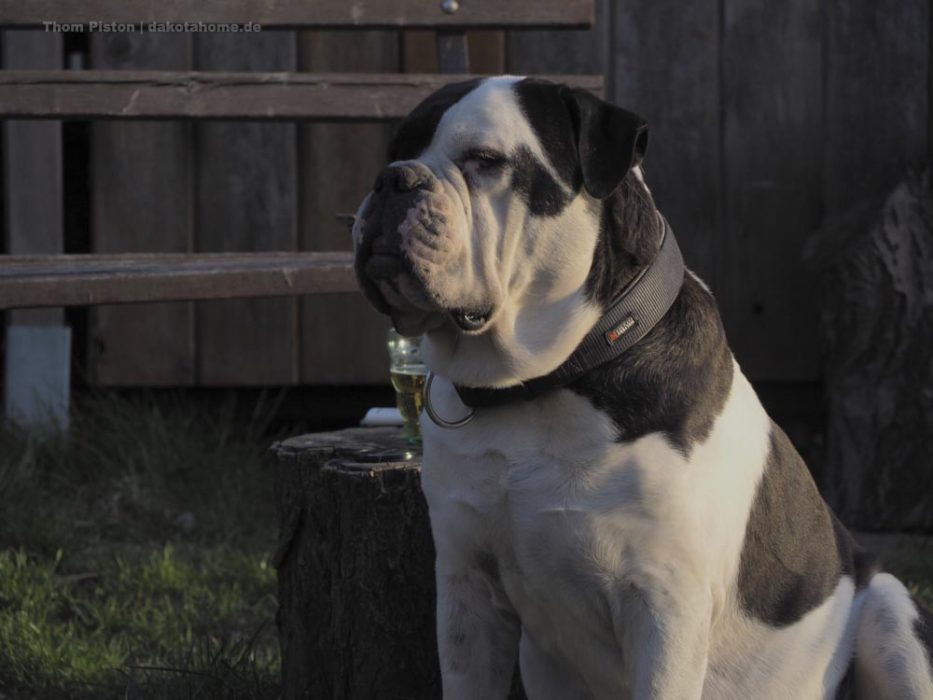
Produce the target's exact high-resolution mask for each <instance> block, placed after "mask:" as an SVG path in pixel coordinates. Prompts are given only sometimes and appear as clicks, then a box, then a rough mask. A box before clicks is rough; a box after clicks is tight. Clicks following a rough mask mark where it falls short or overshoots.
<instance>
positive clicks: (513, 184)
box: [353, 77, 644, 385]
mask: <svg viewBox="0 0 933 700" xmlns="http://www.w3.org/2000/svg"><path fill="white" fill-rule="evenodd" d="M607 110H608V112H607ZM613 126H614V127H615V128H616V129H618V131H619V133H617V134H614V135H613V134H611V133H610V134H609V135H608V136H609V142H608V145H607V144H603V145H604V146H605V147H606V149H607V150H613V151H618V150H619V147H618V145H619V143H621V142H623V141H625V143H623V144H622V151H623V152H622V153H618V152H613V153H611V154H607V156H608V155H611V156H612V159H614V160H615V163H614V164H613V165H607V164H606V163H602V162H600V163H597V162H596V161H597V160H598V159H596V158H594V157H593V155H594V151H595V150H596V149H597V148H598V147H599V145H600V143H602V141H605V139H604V138H603V136H604V134H602V133H601V132H605V131H607V129H610V130H611V128H612V127H613ZM643 130H644V124H643V122H641V120H639V119H638V118H637V117H635V116H634V115H631V114H630V113H628V112H624V111H623V110H618V109H616V108H613V107H610V106H609V105H606V104H605V103H603V102H601V101H599V100H597V99H596V98H594V97H592V96H590V95H588V94H585V93H581V92H579V91H572V90H569V89H568V88H566V87H563V86H558V85H555V84H551V83H547V82H544V81H532V80H523V79H520V78H513V77H501V78H491V79H486V80H484V81H471V82H467V83H459V84H454V85H450V86H447V87H445V88H443V89H441V90H440V91H438V92H437V93H435V94H434V95H432V96H431V97H430V98H428V99H427V100H426V101H425V102H424V103H422V104H421V105H420V106H419V107H418V108H416V109H415V110H414V111H413V112H412V114H411V115H410V116H409V117H408V118H407V119H406V120H405V121H404V122H403V123H402V125H401V127H400V129H399V132H398V134H397V135H396V137H395V140H394V142H393V145H392V148H391V152H390V159H391V161H392V162H391V163H390V164H389V166H388V167H387V168H386V169H385V170H383V172H382V173H380V174H379V176H378V177H377V179H376V182H375V184H374V187H373V191H372V192H371V193H370V194H369V195H368V196H367V197H366V199H365V200H364V201H363V203H362V205H361V206H360V209H359V212H358V214H357V219H356V223H355V225H354V229H353V238H354V243H355V247H356V270H357V275H358V278H359V281H360V285H361V287H362V288H363V290H364V293H365V294H366V296H367V298H368V299H369V300H370V301H371V302H372V303H373V304H374V305H375V306H376V307H377V308H378V309H379V310H380V311H382V312H384V313H387V314H389V315H390V316H391V317H392V320H393V323H394V324H395V326H396V328H397V329H398V330H399V332H401V333H402V334H405V335H416V334H419V333H427V334H428V338H429V340H430V343H429V347H428V348H427V355H428V361H429V364H431V365H432V368H433V369H434V370H435V371H438V372H441V373H445V374H447V375H448V376H450V377H451V378H452V379H454V380H455V381H461V382H466V383H480V384H486V385H503V384H508V383H510V382H513V381H516V380H518V381H521V380H522V379H526V378H528V377H530V376H535V375H536V374H540V373H542V368H544V367H545V366H547V365H553V367H556V366H557V365H558V364H559V363H560V362H561V361H563V359H565V358H566V356H567V355H569V353H570V351H572V349H573V348H572V347H571V348H570V350H569V351H568V350H566V348H565V347H564V346H565V345H567V344H568V343H570V342H574V344H575V342H579V337H577V338H576V341H573V340H572V338H570V336H576V335H580V334H579V333H576V331H575V329H576V327H577V326H580V327H583V326H586V327H587V328H588V327H591V326H592V325H593V323H595V321H596V319H597V318H598V317H599V315H600V313H601V309H600V308H599V306H598V304H595V303H593V301H592V300H591V299H588V298H587V295H586V294H585V284H586V280H587V275H588V274H589V272H590V269H591V267H592V265H593V254H594V250H595V247H596V243H597V238H598V236H599V231H600V217H601V206H600V200H601V199H602V198H604V197H606V196H608V195H609V194H610V193H611V191H612V189H614V187H615V185H617V184H618V182H619V181H620V180H621V178H622V177H623V176H624V175H625V172H626V171H627V170H628V169H629V167H630V166H631V164H632V160H633V158H635V157H636V151H638V150H639V148H642V149H643V143H641V144H640V143H639V140H641V141H642V142H643V138H642V137H641V136H640V134H641V133H642V132H643ZM581 153H582V154H583V155H582V157H581ZM587 324H588V326H587ZM568 325H570V326H573V328H571V329H569V330H570V333H569V336H568V334H567V333H566V332H565V331H567V330H568V329H567V328H566V326H568ZM584 333H585V331H584ZM565 336H567V337H568V339H567V340H566V341H563V340H562V338H564V337H565ZM580 337H582V336H580ZM553 367H550V368H549V369H546V370H545V371H550V369H553Z"/></svg>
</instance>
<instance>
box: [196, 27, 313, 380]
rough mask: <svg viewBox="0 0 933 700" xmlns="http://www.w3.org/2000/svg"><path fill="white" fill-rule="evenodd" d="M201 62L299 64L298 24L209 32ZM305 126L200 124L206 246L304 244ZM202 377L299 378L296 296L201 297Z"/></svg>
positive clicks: (263, 66)
mask: <svg viewBox="0 0 933 700" xmlns="http://www.w3.org/2000/svg"><path fill="white" fill-rule="evenodd" d="M195 56H196V60H197V66H198V68H201V69H206V70H212V69H219V70H231V69H232V70H238V71H240V70H241V71H260V70H265V71H268V70H292V71H293V70H295V69H296V68H297V56H296V39H295V35H294V33H293V32H279V33H276V34H273V33H271V32H265V33H262V34H251V35H248V36H231V35H226V34H199V35H198V36H197V37H196V51H195ZM295 129H296V127H295V125H294V124H288V123H278V124H270V123H266V124H261V123H232V122H213V123H206V124H205V123H200V124H198V125H197V162H198V175H197V206H196V224H195V230H196V232H197V242H198V250H199V251H201V252H219V251H243V252H245V251H262V250H297V248H298V231H297V229H298V226H297V193H296V186H297V184H296V180H297V168H296V162H295V161H296V157H297V154H296V152H295V149H296V144H295ZM196 354H197V383H198V384H199V385H201V386H243V385H253V386H256V385H258V386H272V385H276V386H284V385H290V384H294V383H296V382H297V381H298V302H297V301H296V300H295V299H251V300H248V301H244V300H238V301H210V302H203V303H200V304H198V305H197V347H196Z"/></svg>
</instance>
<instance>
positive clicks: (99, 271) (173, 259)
mask: <svg viewBox="0 0 933 700" xmlns="http://www.w3.org/2000/svg"><path fill="white" fill-rule="evenodd" d="M356 289H357V287H356V278H355V277H354V275H353V256H352V254H351V253H348V252H336V253H296V252H292V251H287V252H273V253H194V254H184V255H183V254H174V253H137V254H127V255H56V256H3V257H0V309H10V308H19V307H43V306H84V305H89V304H130V303H139V302H152V301H181V300H186V299H238V298H248V297H263V296H297V295H302V294H330V293H334V292H353V291H355V290H356ZM162 340H163V341H164V340H165V339H162Z"/></svg>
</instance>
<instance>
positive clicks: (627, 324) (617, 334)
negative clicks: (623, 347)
mask: <svg viewBox="0 0 933 700" xmlns="http://www.w3.org/2000/svg"><path fill="white" fill-rule="evenodd" d="M636 325H638V321H636V320H635V319H634V318H632V317H631V316H626V317H625V318H624V319H623V320H622V323H620V324H619V325H618V326H616V327H615V328H612V329H610V330H608V331H607V332H606V342H607V343H609V344H610V345H612V344H614V343H615V342H616V341H617V340H618V339H619V338H621V337H622V336H623V335H625V334H626V333H628V332H629V331H630V330H632V328H634V327H635V326H636Z"/></svg>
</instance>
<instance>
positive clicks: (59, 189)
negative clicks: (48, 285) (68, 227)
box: [2, 31, 71, 429]
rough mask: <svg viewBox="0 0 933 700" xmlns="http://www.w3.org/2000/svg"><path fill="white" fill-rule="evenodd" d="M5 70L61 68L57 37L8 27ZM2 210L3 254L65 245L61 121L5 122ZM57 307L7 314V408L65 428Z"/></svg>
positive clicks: (64, 361)
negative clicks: (4, 239)
mask: <svg viewBox="0 0 933 700" xmlns="http://www.w3.org/2000/svg"><path fill="white" fill-rule="evenodd" d="M2 42H3V67H4V68H6V69H9V68H26V69H37V68H40V69H47V68H61V66H62V62H63V43H64V42H63V41H62V35H60V34H49V33H46V32H39V31H10V32H4V33H3V37H2ZM2 150H3V195H4V201H3V213H4V224H5V232H6V252H8V253H12V254H19V255H22V254H59V253H61V252H62V251H63V249H64V216H63V204H64V199H63V182H62V177H63V176H62V125H61V122H57V121H51V122H22V121H8V122H7V123H6V124H4V125H3V149H2ZM64 320H65V316H64V313H63V311H62V309H60V308H49V309H22V310H16V311H11V312H10V313H8V314H7V315H6V321H7V327H6V337H5V339H4V346H5V347H4V349H5V357H4V363H3V411H4V416H5V417H6V418H7V419H10V420H14V421H16V422H19V423H20V424H22V425H24V426H26V427H30V428H39V429H48V428H55V427H58V428H64V427H67V425H68V402H69V397H70V393H71V386H70V384H71V328H70V327H68V326H65V325H64Z"/></svg>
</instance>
